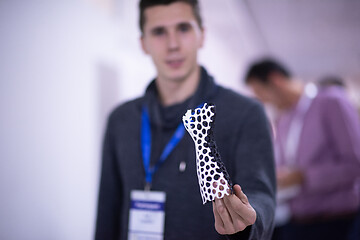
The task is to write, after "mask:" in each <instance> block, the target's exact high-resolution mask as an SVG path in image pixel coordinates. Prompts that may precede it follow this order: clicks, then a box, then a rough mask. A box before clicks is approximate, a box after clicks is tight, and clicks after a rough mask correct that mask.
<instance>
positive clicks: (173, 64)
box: [166, 59, 184, 69]
mask: <svg viewBox="0 0 360 240" xmlns="http://www.w3.org/2000/svg"><path fill="white" fill-rule="evenodd" d="M183 63H184V59H172V60H166V64H167V65H168V66H169V67H171V68H175V69H176V68H180V67H181V66H182V64H183Z"/></svg>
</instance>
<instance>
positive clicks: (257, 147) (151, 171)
mask: <svg viewBox="0 0 360 240" xmlns="http://www.w3.org/2000/svg"><path fill="white" fill-rule="evenodd" d="M139 8H140V29H141V32H142V35H141V39H140V40H141V46H142V49H143V50H144V52H145V53H146V54H148V55H150V56H151V58H152V62H153V63H154V66H155V68H156V72H157V76H156V78H155V79H154V80H152V81H151V83H150V84H149V85H148V87H147V89H146V92H145V94H144V96H142V97H140V98H138V99H135V100H133V101H129V102H127V103H124V104H122V105H120V106H119V107H117V108H116V109H115V110H114V111H113V112H112V113H111V115H110V117H109V119H108V124H107V130H106V133H105V139H104V145H103V158H102V171H101V181H100V190H99V200H98V212H97V222H96V233H95V239H107V240H109V239H140V238H141V239H226V238H228V239H268V238H269V237H270V236H271V234H272V229H273V217H274V209H275V187H276V180H275V169H274V161H273V150H272V144H271V137H270V133H269V126H268V122H267V119H266V116H265V114H264V111H263V108H262V107H261V105H260V104H259V103H258V102H256V101H254V100H251V99H249V98H246V97H244V96H240V95H238V94H236V93H235V92H233V91H230V90H228V89H225V88H223V87H220V86H218V85H217V84H216V83H215V82H214V79H213V78H212V77H211V76H210V75H209V74H208V73H207V71H206V70H205V68H204V67H202V66H200V65H199V64H198V62H197V53H198V50H199V49H200V48H201V47H202V46H203V42H204V29H203V25H202V19H201V16H200V13H199V6H198V2H197V1H196V0H172V1H171V0H158V1H154V0H142V1H140V4H139ZM139 68H141V67H139ZM204 102H211V103H214V104H215V105H216V107H217V112H216V115H217V117H216V125H215V130H216V134H215V139H216V142H217V145H218V149H219V151H220V153H221V156H222V160H223V162H224V163H225V165H226V167H227V169H228V171H229V174H230V177H231V179H232V180H233V182H235V183H239V184H240V185H241V187H240V185H237V184H236V185H234V187H233V190H234V194H231V195H229V196H225V197H224V198H223V199H215V200H214V201H213V203H212V204H205V205H202V202H201V197H200V192H199V186H198V179H197V176H196V175H197V174H196V164H195V149H194V143H193V141H192V139H191V137H190V136H189V135H188V134H184V131H185V129H184V127H183V126H182V122H181V119H182V115H183V114H184V113H185V112H186V110H187V109H190V108H192V109H193V108H195V107H197V106H199V105H200V104H202V103H204ZM235 109H242V111H240V112H239V111H235ZM146 126H147V128H150V133H148V136H145V132H146V131H145V130H146V129H145V127H146ZM175 131H176V132H178V131H180V132H182V134H183V135H181V134H174V132H175ZM150 134H151V137H150ZM169 149H170V150H169ZM145 150H146V151H145ZM165 153H166V154H165ZM163 156H166V157H163ZM145 159H149V162H150V167H149V165H147V164H146V161H145ZM135 190H137V191H135ZM245 193H246V195H245ZM154 201H155V203H154ZM134 203H137V204H134ZM138 203H140V206H142V207H144V208H146V207H149V206H153V207H154V208H155V207H156V211H155V210H154V211H145V213H144V212H141V211H139V209H136V206H139V204H138ZM158 203H159V204H158ZM157 208H159V209H157ZM140 210H141V209H140ZM163 216H165V217H163ZM164 219H165V220H164ZM222 235H226V236H222Z"/></svg>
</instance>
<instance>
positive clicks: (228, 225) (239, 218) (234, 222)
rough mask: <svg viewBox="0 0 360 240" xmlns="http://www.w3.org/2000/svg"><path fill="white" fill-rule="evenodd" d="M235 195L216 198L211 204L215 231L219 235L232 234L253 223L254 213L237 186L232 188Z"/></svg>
mask: <svg viewBox="0 0 360 240" xmlns="http://www.w3.org/2000/svg"><path fill="white" fill-rule="evenodd" d="M233 189H234V192H235V194H231V195H229V196H225V197H224V198H222V199H218V198H216V199H215V201H214V202H213V212H214V216H215V229H216V231H217V232H218V233H220V234H234V233H237V232H239V231H243V230H244V229H245V228H246V227H247V226H249V225H252V224H254V223H255V220H256V212H255V210H254V208H253V207H252V206H251V205H250V203H249V200H248V198H247V197H246V195H245V194H244V193H243V192H242V191H241V187H240V186H239V185H237V184H236V185H234V187H233Z"/></svg>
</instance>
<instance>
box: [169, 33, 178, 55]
mask: <svg viewBox="0 0 360 240" xmlns="http://www.w3.org/2000/svg"><path fill="white" fill-rule="evenodd" d="M167 44H168V50H169V51H176V50H179V47H180V42H179V36H178V35H177V34H176V32H170V33H169V35H168V43H167Z"/></svg>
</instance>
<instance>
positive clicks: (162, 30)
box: [152, 28, 165, 36]
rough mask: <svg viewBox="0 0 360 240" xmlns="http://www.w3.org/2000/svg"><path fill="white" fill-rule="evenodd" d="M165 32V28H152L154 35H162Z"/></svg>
mask: <svg viewBox="0 0 360 240" xmlns="http://www.w3.org/2000/svg"><path fill="white" fill-rule="evenodd" d="M164 33H165V30H164V29H163V28H155V29H153V30H152V34H153V35H154V36H161V35H163V34H164Z"/></svg>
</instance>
